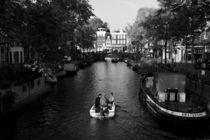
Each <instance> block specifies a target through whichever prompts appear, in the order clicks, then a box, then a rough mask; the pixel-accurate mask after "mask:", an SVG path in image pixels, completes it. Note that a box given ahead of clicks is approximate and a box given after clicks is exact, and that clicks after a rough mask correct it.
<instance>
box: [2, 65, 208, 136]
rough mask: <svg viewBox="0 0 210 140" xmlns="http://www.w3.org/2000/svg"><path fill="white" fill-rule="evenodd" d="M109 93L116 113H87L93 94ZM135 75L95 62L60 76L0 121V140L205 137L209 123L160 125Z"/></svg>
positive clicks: (118, 66) (131, 72)
mask: <svg viewBox="0 0 210 140" xmlns="http://www.w3.org/2000/svg"><path fill="white" fill-rule="evenodd" d="M110 92H114V97H115V102H116V106H117V107H116V116H115V117H114V118H113V119H105V120H97V119H94V118H90V116H89V109H90V107H91V106H92V105H93V103H94V99H95V97H96V95H97V94H99V93H101V94H105V93H110ZM138 93H139V76H138V75H137V74H136V73H134V72H133V71H132V70H131V69H129V68H128V67H127V66H126V64H125V63H117V64H114V63H111V62H98V63H95V64H93V65H91V66H90V67H88V68H86V69H84V70H80V71H79V72H78V73H77V75H75V76H72V77H64V78H61V79H59V83H58V85H57V86H56V87H55V88H54V89H53V90H52V91H51V92H50V93H49V94H48V96H47V97H46V98H45V99H44V103H43V104H34V105H33V106H31V107H30V109H27V110H25V111H23V112H21V113H20V114H19V115H16V116H12V117H9V118H7V119H3V120H1V122H0V140H80V139H81V140H116V139H117V140H118V139H119V140H171V139H175V140H188V139H190V140H191V139H198V140H201V139H210V131H209V129H208V127H205V128H203V129H198V130H195V131H193V132H192V131H191V130H190V129H186V128H185V129H181V128H179V127H176V126H170V125H169V126H167V127H166V126H165V125H163V124H161V123H160V122H158V120H155V119H154V118H153V117H152V116H151V114H150V113H149V112H148V111H147V109H146V108H145V106H144V105H143V104H142V103H141V102H140V101H139V96H138Z"/></svg>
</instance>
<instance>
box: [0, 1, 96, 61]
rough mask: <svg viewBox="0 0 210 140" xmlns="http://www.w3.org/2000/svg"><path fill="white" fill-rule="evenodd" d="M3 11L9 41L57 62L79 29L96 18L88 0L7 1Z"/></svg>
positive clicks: (2, 26) (3, 27) (0, 24)
mask: <svg viewBox="0 0 210 140" xmlns="http://www.w3.org/2000/svg"><path fill="white" fill-rule="evenodd" d="M0 10H1V13H0V21H1V22H0V29H1V30H3V31H4V32H5V33H6V34H7V40H8V42H10V44H14V43H16V44H21V45H22V46H24V48H25V49H26V50H27V49H28V50H29V49H30V48H31V50H33V52H36V54H38V56H39V57H40V58H43V59H53V58H54V56H55V54H56V52H57V48H58V46H61V47H62V48H63V50H64V48H66V47H69V46H67V45H66V42H67V41H70V42H74V41H75V37H74V32H75V29H76V28H77V27H79V26H83V25H85V24H87V23H88V21H89V19H90V17H91V16H93V15H94V14H93V13H92V7H91V6H90V5H89V4H88V1H87V0H36V1H32V0H3V1H1V6H0Z"/></svg>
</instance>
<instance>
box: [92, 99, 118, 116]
mask: <svg viewBox="0 0 210 140" xmlns="http://www.w3.org/2000/svg"><path fill="white" fill-rule="evenodd" d="M89 112H90V116H91V117H93V118H98V119H103V118H113V117H114V116H115V103H113V104H112V106H111V108H108V113H105V114H104V115H102V112H101V111H99V112H96V108H95V105H93V106H92V107H91V109H90V111H89Z"/></svg>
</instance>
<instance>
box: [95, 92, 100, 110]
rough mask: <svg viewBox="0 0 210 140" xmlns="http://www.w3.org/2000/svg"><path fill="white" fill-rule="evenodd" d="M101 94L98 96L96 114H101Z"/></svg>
mask: <svg viewBox="0 0 210 140" xmlns="http://www.w3.org/2000/svg"><path fill="white" fill-rule="evenodd" d="M100 102H101V94H98V96H97V97H96V99H95V112H100V110H101V103H100Z"/></svg>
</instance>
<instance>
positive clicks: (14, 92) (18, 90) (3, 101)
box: [0, 76, 50, 116]
mask: <svg viewBox="0 0 210 140" xmlns="http://www.w3.org/2000/svg"><path fill="white" fill-rule="evenodd" d="M48 91H50V86H49V84H48V83H47V82H46V81H45V77H44V76H41V77H37V78H35V79H34V80H30V81H28V82H25V83H22V84H18V85H12V86H11V87H9V88H6V89H0V116H4V115H6V114H8V113H12V112H14V111H16V110H19V109H20V108H22V107H24V106H26V105H27V104H29V103H31V102H32V101H35V100H36V99H39V98H41V97H42V96H43V95H45V94H46V93H47V92H48Z"/></svg>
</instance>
